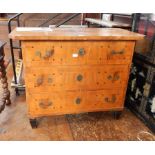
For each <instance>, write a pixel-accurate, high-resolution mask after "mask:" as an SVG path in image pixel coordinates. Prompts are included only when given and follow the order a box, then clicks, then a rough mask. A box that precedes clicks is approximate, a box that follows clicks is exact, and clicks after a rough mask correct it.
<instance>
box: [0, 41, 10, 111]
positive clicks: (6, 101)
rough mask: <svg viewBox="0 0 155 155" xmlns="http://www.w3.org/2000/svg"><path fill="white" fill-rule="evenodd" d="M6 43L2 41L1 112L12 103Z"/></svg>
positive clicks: (0, 57)
mask: <svg viewBox="0 0 155 155" xmlns="http://www.w3.org/2000/svg"><path fill="white" fill-rule="evenodd" d="M4 45H5V44H4V43H2V42H0V82H1V84H0V87H2V88H1V89H0V91H2V93H1V95H2V96H0V113H1V112H2V111H3V110H4V108H5V105H10V104H11V101H10V91H9V89H8V82H7V77H6V67H7V66H8V64H9V62H5V61H4V49H3V47H4Z"/></svg>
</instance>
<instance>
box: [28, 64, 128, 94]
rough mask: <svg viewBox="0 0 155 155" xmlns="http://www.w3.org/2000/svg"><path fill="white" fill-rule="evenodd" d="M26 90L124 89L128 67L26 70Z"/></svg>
mask: <svg viewBox="0 0 155 155" xmlns="http://www.w3.org/2000/svg"><path fill="white" fill-rule="evenodd" d="M25 70H26V72H25V73H26V76H25V80H26V87H27V88H26V89H27V90H29V91H31V92H41V91H42V92H46V91H51V90H52V91H54V90H56V91H59V90H97V89H111V88H122V87H124V86H125V84H126V82H127V79H128V72H129V67H128V65H108V66H107V65H103V66H82V67H80V66H73V67H71V66H69V67H68V66H59V67H58V66H57V67H52V66H51V67H50V66H49V68H36V69H32V68H28V67H26V68H25Z"/></svg>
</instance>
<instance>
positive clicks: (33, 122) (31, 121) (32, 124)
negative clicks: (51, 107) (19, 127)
mask: <svg viewBox="0 0 155 155" xmlns="http://www.w3.org/2000/svg"><path fill="white" fill-rule="evenodd" d="M30 124H31V127H32V129H34V128H37V126H38V122H37V119H30Z"/></svg>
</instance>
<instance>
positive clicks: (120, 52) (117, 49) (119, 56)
mask: <svg viewBox="0 0 155 155" xmlns="http://www.w3.org/2000/svg"><path fill="white" fill-rule="evenodd" d="M22 46H23V58H24V61H25V62H26V64H27V65H29V64H31V65H32V64H33V65H36V66H37V65H47V63H48V64H49V63H50V64H52V65H60V64H62V65H86V64H87V65H88V64H89V65H90V64H93V65H94V64H129V63H130V62H131V58H132V55H133V50H134V41H25V42H23V44H22Z"/></svg>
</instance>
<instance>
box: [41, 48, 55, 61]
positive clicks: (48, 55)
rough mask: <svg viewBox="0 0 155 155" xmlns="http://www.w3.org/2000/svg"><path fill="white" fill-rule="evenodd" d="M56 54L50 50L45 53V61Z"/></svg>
mask: <svg viewBox="0 0 155 155" xmlns="http://www.w3.org/2000/svg"><path fill="white" fill-rule="evenodd" d="M53 54H54V50H48V51H46V52H45V55H44V56H43V58H44V59H47V58H50V57H51V56H52V55H53Z"/></svg>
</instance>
